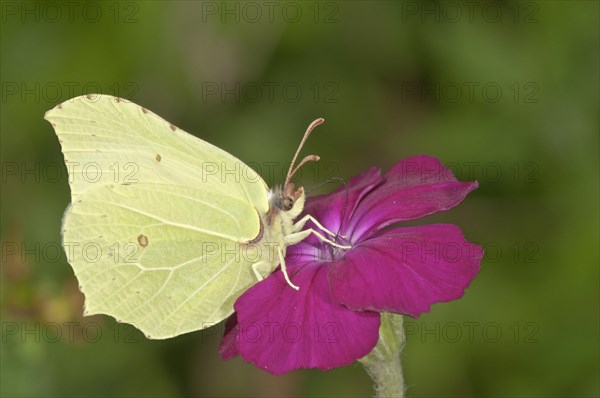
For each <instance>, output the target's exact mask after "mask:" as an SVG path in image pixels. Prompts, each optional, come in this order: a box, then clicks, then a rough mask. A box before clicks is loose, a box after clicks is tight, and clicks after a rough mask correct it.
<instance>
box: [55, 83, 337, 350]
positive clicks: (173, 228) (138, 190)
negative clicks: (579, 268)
mask: <svg viewBox="0 0 600 398" xmlns="http://www.w3.org/2000/svg"><path fill="white" fill-rule="evenodd" d="M45 119H46V120H48V121H49V122H50V123H51V124H52V126H53V127H54V130H55V131H56V135H57V136H58V139H59V141H60V143H61V147H62V152H63V154H64V157H65V164H66V166H67V170H68V172H69V185H70V187H71V204H70V205H69V207H68V208H67V210H66V211H65V215H64V218H63V225H62V236H63V246H64V248H65V252H66V253H67V259H68V261H69V263H70V264H71V266H72V267H73V270H74V272H75V275H76V277H77V279H78V281H79V284H80V289H81V291H82V292H83V293H84V295H85V298H86V301H85V314H86V315H92V314H98V313H103V314H108V315H111V316H113V317H115V318H116V319H117V320H118V321H120V322H127V323H130V324H132V325H134V326H135V327H137V328H138V329H140V330H142V331H143V332H144V333H145V334H146V336H147V337H148V338H155V339H164V338H169V337H173V336H177V335H180V334H182V333H187V332H191V331H194V330H200V329H204V328H206V327H209V326H211V325H214V324H216V323H218V322H220V321H222V320H223V319H225V318H226V317H228V316H229V315H231V314H232V312H233V303H234V302H235V300H236V299H237V298H238V297H239V296H240V295H241V294H242V293H243V292H244V291H245V290H246V289H248V288H249V287H250V286H252V285H253V284H254V283H256V282H257V281H259V280H261V279H263V278H265V277H266V276H268V275H269V274H270V273H271V272H273V271H274V270H275V269H276V268H277V266H279V265H281V268H282V271H283V273H284V275H285V278H286V280H287V282H288V283H289V285H290V286H291V287H293V288H295V289H298V287H297V286H295V285H294V284H293V283H292V281H291V280H290V279H289V277H288V274H287V272H286V267H285V253H286V247H287V246H289V245H292V244H295V243H297V242H300V241H301V240H303V239H304V238H306V237H307V236H308V235H309V234H311V233H313V234H315V235H316V236H318V237H319V238H320V239H322V240H323V241H326V242H329V243H330V244H332V245H335V246H339V245H338V244H336V243H334V242H333V241H331V240H329V239H327V238H326V237H325V236H324V235H323V234H321V233H319V232H318V231H316V230H314V229H304V225H305V224H306V222H307V221H308V220H312V221H313V222H314V224H315V225H316V226H317V227H318V228H320V229H321V230H322V231H324V232H325V233H327V234H330V235H332V236H334V234H333V233H332V232H331V231H328V230H327V229H325V228H324V227H323V226H322V225H320V224H319V222H318V221H317V220H315V219H314V218H313V217H311V216H310V215H307V216H305V217H303V218H302V219H300V220H298V221H297V222H295V223H294V220H295V219H296V218H297V217H298V215H299V214H300V213H301V212H302V210H303V207H304V201H305V193H304V189H303V188H302V187H300V188H298V189H296V188H295V187H294V184H293V183H292V182H291V178H292V177H293V175H294V174H295V173H296V172H297V171H298V170H299V169H300V167H302V165H303V164H305V163H306V162H308V161H316V160H319V158H318V156H314V155H310V156H306V157H305V158H304V159H303V160H302V161H301V162H300V163H299V164H298V166H296V167H295V168H294V163H295V161H296V159H297V156H298V153H299V151H300V149H301V148H302V146H303V144H304V142H305V141H306V139H307V138H308V136H309V134H310V133H311V131H312V130H313V128H314V127H316V126H318V125H319V124H321V123H323V119H317V120H315V121H314V122H312V123H311V124H310V126H309V127H308V129H307V130H306V133H305V134H304V137H303V139H302V141H301V143H300V145H299V147H298V150H297V151H296V154H295V155H294V158H293V160H292V163H291V165H290V167H289V170H288V172H287V177H286V180H285V183H284V185H283V187H281V188H279V187H275V188H274V189H269V188H268V187H267V184H266V183H265V182H264V181H263V179H262V178H261V177H260V176H259V175H258V174H257V173H256V172H255V171H254V170H252V169H251V168H250V167H248V166H246V165H245V164H244V163H242V162H241V161H239V160H238V159H236V158H235V157H234V156H232V155H230V154H229V153H227V152H225V151H223V150H221V149H219V148H217V147H215V146H213V145H211V144H209V143H207V142H205V141H203V140H201V139H199V138H196V137H194V136H192V135H190V134H188V133H186V132H184V131H183V130H181V129H179V128H177V127H175V126H174V125H173V124H171V123H169V122H167V121H165V120H164V119H162V118H161V117H159V116H157V115H156V114H154V113H152V112H150V111H148V110H147V109H145V108H143V107H142V106H140V105H137V104H135V103H133V102H130V101H127V100H124V99H121V98H117V97H112V96H109V95H101V94H93V95H87V96H80V97H77V98H73V99H71V100H68V101H66V102H64V103H62V104H60V105H57V106H56V107H55V108H53V109H51V110H50V111H48V112H47V113H46V115H45Z"/></svg>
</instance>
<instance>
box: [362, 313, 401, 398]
mask: <svg viewBox="0 0 600 398" xmlns="http://www.w3.org/2000/svg"><path fill="white" fill-rule="evenodd" d="M403 322H404V319H403V317H402V315H396V314H392V313H386V312H385V313H382V314H381V326H380V328H379V341H378V342H377V345H376V346H375V348H373V351H371V352H370V353H369V354H368V355H367V356H365V357H364V358H361V359H360V360H359V362H360V363H361V364H362V365H363V366H364V367H365V370H366V371H367V373H368V374H369V376H371V379H373V381H374V382H375V394H376V397H378V398H383V397H400V398H403V397H404V377H403V376H402V366H401V364H400V357H401V354H402V349H403V348H404V344H405V342H406V337H405V335H404V326H403Z"/></svg>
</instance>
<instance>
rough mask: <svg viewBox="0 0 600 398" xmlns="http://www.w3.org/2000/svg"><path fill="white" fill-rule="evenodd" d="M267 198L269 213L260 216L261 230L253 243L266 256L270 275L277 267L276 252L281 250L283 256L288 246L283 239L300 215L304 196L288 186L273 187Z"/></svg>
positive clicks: (300, 189)
mask: <svg viewBox="0 0 600 398" xmlns="http://www.w3.org/2000/svg"><path fill="white" fill-rule="evenodd" d="M267 197H268V201H269V211H268V212H267V213H266V214H264V215H262V216H261V220H260V222H261V230H260V233H259V236H257V238H256V239H255V241H256V242H257V244H259V245H260V246H261V248H262V252H263V253H264V254H268V255H267V256H266V257H265V260H266V262H268V263H271V264H272V267H273V269H272V270H270V271H269V273H270V272H272V271H273V270H274V269H275V268H276V267H277V266H278V265H279V261H278V255H277V250H278V249H281V251H282V253H283V254H284V255H285V251H286V247H287V245H288V244H287V243H286V240H285V237H286V236H287V235H290V234H292V233H293V228H294V220H295V219H296V218H297V217H298V216H299V215H300V213H302V210H303V209H304V202H305V200H306V196H305V194H304V189H303V188H302V187H300V188H299V189H298V190H294V186H293V184H288V187H287V189H284V188H282V187H281V186H275V187H273V188H272V189H271V190H269V192H268V194H267ZM267 275H268V274H267Z"/></svg>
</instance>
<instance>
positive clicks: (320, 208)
mask: <svg viewBox="0 0 600 398" xmlns="http://www.w3.org/2000/svg"><path fill="white" fill-rule="evenodd" d="M379 182H381V170H379V169H378V168H377V167H371V168H370V169H369V170H368V171H366V172H364V173H362V174H359V175H357V176H355V177H352V178H350V180H348V183H347V186H348V189H346V187H345V186H342V187H340V188H339V189H337V190H336V191H334V192H332V193H330V194H325V195H318V196H313V197H310V198H309V199H308V200H307V202H306V205H305V207H304V212H303V214H302V215H304V214H310V215H311V216H313V217H314V218H316V219H317V220H318V221H319V222H320V223H321V224H323V226H325V227H326V228H328V229H329V230H330V231H332V232H337V231H338V230H339V229H340V223H341V220H342V215H344V226H347V225H348V220H350V218H351V217H352V214H353V213H354V210H355V209H356V205H357V204H358V202H359V201H360V199H361V198H362V197H363V196H365V195H366V194H367V193H368V192H369V191H370V190H372V189H373V187H374V186H375V185H377V184H378V183H379ZM346 191H347V192H348V193H347V195H346ZM301 217H302V216H301ZM341 233H342V235H344V230H342V231H341ZM308 241H309V242H311V241H316V239H315V238H314V237H313V238H312V239H309V240H308Z"/></svg>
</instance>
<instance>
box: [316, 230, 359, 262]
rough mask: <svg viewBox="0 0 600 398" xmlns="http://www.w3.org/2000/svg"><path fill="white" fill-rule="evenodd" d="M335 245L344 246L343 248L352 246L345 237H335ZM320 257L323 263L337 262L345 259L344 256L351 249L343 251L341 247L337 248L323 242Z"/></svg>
mask: <svg viewBox="0 0 600 398" xmlns="http://www.w3.org/2000/svg"><path fill="white" fill-rule="evenodd" d="M332 240H333V241H334V242H335V243H337V244H339V245H342V246H352V243H351V242H350V241H349V240H348V239H347V238H346V237H344V236H341V235H337V236H336V237H335V239H332ZM319 249H320V250H319V255H320V257H321V258H320V259H319V260H320V261H322V262H325V263H326V262H331V261H336V260H338V259H340V258H342V257H344V254H345V253H346V251H347V250H350V249H343V248H341V247H336V246H333V245H331V244H329V243H327V242H321V247H320V248H319Z"/></svg>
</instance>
